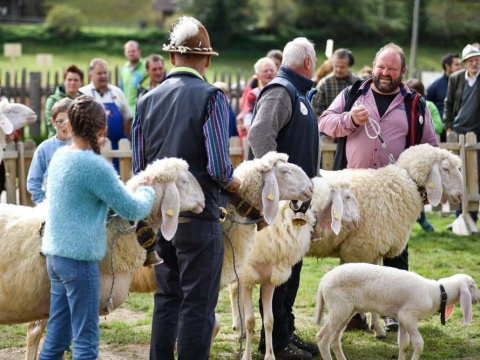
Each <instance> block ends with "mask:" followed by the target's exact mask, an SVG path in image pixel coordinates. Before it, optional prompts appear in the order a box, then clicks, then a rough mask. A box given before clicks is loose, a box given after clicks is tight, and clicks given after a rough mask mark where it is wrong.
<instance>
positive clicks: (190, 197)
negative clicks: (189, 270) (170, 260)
mask: <svg viewBox="0 0 480 360" xmlns="http://www.w3.org/2000/svg"><path fill="white" fill-rule="evenodd" d="M145 177H148V178H154V179H155V180H156V181H155V183H154V185H153V188H154V189H155V192H156V199H155V203H154V205H153V207H152V211H151V213H150V215H149V216H148V217H147V218H146V219H145V221H146V222H147V223H148V224H149V225H150V226H151V227H153V228H154V229H160V230H161V232H162V235H163V237H164V238H165V239H166V240H171V239H172V238H173V236H174V235H175V232H176V231H177V227H178V216H179V214H180V212H181V211H192V212H193V213H195V214H199V213H201V212H202V211H203V209H204V207H205V196H204V194H203V191H202V188H201V187H200V184H199V183H198V181H197V179H196V178H195V177H194V176H193V175H192V174H191V173H190V172H189V171H188V164H187V162H186V161H184V160H181V159H176V158H165V159H162V160H156V161H155V162H153V163H152V164H150V165H148V166H147V168H146V169H145V170H144V171H142V172H141V173H139V174H138V175H136V176H134V177H133V178H132V179H131V180H130V181H129V182H128V183H127V186H129V188H130V189H132V190H134V189H136V188H137V187H138V186H140V185H141V183H142V180H143V179H144V178H145Z"/></svg>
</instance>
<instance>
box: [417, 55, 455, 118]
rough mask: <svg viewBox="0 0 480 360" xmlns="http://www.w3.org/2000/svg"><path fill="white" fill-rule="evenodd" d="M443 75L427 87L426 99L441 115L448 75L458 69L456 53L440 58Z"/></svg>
mask: <svg viewBox="0 0 480 360" xmlns="http://www.w3.org/2000/svg"><path fill="white" fill-rule="evenodd" d="M442 68H443V71H444V73H443V75H442V76H441V77H439V78H438V79H437V80H435V81H434V82H433V83H431V84H430V86H429V87H428V88H427V96H426V98H427V100H429V101H431V102H433V103H434V104H435V106H436V107H437V109H438V111H439V112H440V117H443V106H444V105H443V101H444V100H445V97H446V96H447V87H448V77H449V76H450V74H452V73H454V72H455V71H458V70H460V69H461V68H462V67H461V65H460V57H459V56H458V54H455V53H450V54H447V55H445V56H444V57H443V58H442Z"/></svg>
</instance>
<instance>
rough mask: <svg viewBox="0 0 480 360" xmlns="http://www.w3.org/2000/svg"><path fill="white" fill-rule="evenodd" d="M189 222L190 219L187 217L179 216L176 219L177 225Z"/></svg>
mask: <svg viewBox="0 0 480 360" xmlns="http://www.w3.org/2000/svg"><path fill="white" fill-rule="evenodd" d="M191 222H192V219H191V218H189V217H184V216H180V217H179V218H178V223H179V224H189V223H191Z"/></svg>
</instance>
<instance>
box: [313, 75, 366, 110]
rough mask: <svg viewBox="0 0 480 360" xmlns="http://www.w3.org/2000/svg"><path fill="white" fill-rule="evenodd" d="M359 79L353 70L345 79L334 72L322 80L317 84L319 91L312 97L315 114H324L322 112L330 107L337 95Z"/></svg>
mask: <svg viewBox="0 0 480 360" xmlns="http://www.w3.org/2000/svg"><path fill="white" fill-rule="evenodd" d="M357 80H358V78H357V77H356V76H355V75H353V74H352V73H351V72H350V73H349V74H348V76H347V77H346V78H343V79H338V78H336V77H335V75H334V74H333V73H332V74H329V75H327V76H325V77H324V78H323V79H322V80H320V81H319V83H318V85H317V90H318V92H317V93H316V94H315V95H313V98H312V106H313V109H314V110H315V114H316V115H317V116H318V117H320V116H322V113H323V112H324V111H325V110H327V109H328V107H329V106H330V105H331V103H332V102H333V100H335V98H336V97H337V95H338V94H340V92H341V91H342V90H343V89H345V88H346V87H348V86H351V85H353V83H354V82H355V81H357Z"/></svg>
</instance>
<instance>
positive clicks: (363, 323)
mask: <svg viewBox="0 0 480 360" xmlns="http://www.w3.org/2000/svg"><path fill="white" fill-rule="evenodd" d="M353 330H368V323H367V318H366V317H364V318H363V317H362V316H361V315H360V314H355V315H354V316H353V317H352V318H351V319H350V321H349V323H348V324H347V327H346V328H345V331H353Z"/></svg>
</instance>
